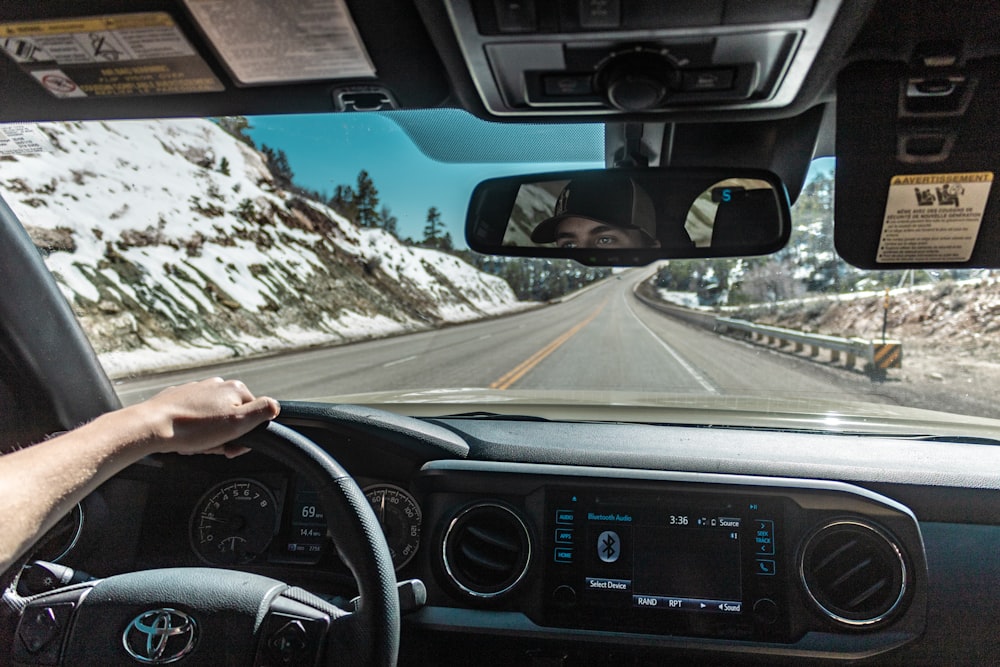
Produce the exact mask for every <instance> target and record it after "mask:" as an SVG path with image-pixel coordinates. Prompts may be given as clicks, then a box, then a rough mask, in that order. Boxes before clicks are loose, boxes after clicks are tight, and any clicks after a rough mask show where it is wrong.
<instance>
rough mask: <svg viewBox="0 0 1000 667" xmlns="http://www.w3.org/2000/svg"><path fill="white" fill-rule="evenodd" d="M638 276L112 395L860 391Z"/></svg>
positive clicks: (847, 379) (858, 381)
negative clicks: (679, 306) (190, 391)
mask: <svg viewBox="0 0 1000 667" xmlns="http://www.w3.org/2000/svg"><path fill="white" fill-rule="evenodd" d="M645 275H648V270H645V271H643V270H633V271H629V272H627V273H624V274H620V277H619V278H618V279H611V280H607V281H604V282H603V283H601V284H598V285H596V286H594V287H592V288H590V289H587V290H584V291H583V292H582V293H580V294H578V295H576V296H575V297H574V298H570V299H568V300H565V301H563V302H562V303H557V304H553V305H549V306H546V307H543V308H539V309H536V310H532V311H527V312H523V313H519V314H516V315H511V316H508V317H503V318H499V319H494V320H488V321H481V322H474V323H470V324H465V325H461V326H454V327H447V328H444V329H438V330H434V331H425V332H420V333H415V334H409V335H406V336H398V337H394V338H386V339H381V340H374V341H366V342H361V343H353V344H349V345H342V346H337V347H328V348H318V349H311V350H306V351H300V352H294V353H289V354H286V355H281V356H275V357H268V358H262V359H250V360H241V361H234V362H232V363H226V364H221V365H217V366H213V367H212V368H211V369H210V370H207V369H195V370H191V371H183V372H175V373H168V374H161V375H155V376H148V377H143V378H136V379H128V380H123V381H120V382H119V383H117V389H118V391H119V395H120V396H121V398H122V402H123V403H126V404H131V403H135V402H138V401H140V400H142V399H144V398H146V397H149V396H151V395H153V394H154V393H156V392H157V391H159V390H160V389H161V388H163V387H166V386H170V385H174V384H178V383H181V382H186V381H188V380H193V379H199V378H202V377H204V376H205V375H206V374H208V373H210V374H213V375H222V376H224V377H232V378H239V379H242V380H243V381H244V382H246V383H247V385H249V386H250V388H251V389H252V390H253V391H254V392H256V393H258V394H268V395H271V396H275V397H277V398H279V399H308V398H317V397H327V396H335V395H341V394H355V393H361V392H369V391H396V390H419V389H455V388H466V387H475V388H493V389H497V390H506V389H512V388H516V389H544V390H549V391H554V392H560V391H569V390H581V389H588V390H598V391H607V392H614V391H639V392H650V393H655V394H686V395H690V394H696V395H721V396H728V395H733V396H738V395H748V394H750V395H758V396H759V395H762V394H763V395H767V396H774V397H782V398H802V397H804V396H815V397H824V398H835V399H843V400H858V398H859V391H860V392H864V391H865V387H866V386H867V385H870V383H869V382H867V380H865V379H864V378H863V377H861V378H857V377H853V376H854V375H856V374H849V373H848V374H845V373H843V372H837V373H836V375H838V376H840V378H839V380H838V381H834V382H831V378H830V376H831V373H832V371H830V370H827V369H821V368H819V369H817V368H813V367H812V365H811V364H808V363H806V362H801V361H798V360H795V359H789V358H788V356H787V355H782V354H777V353H775V352H773V351H771V350H767V349H763V348H760V347H755V346H752V345H748V344H746V343H742V342H739V341H734V340H731V339H728V338H723V337H720V336H717V335H715V334H713V333H711V332H708V331H704V330H701V329H697V328H694V327H692V326H690V325H687V324H684V323H681V322H678V321H676V320H674V319H672V318H670V317H667V316H665V315H663V314H662V313H659V312H657V311H655V310H653V309H651V308H649V307H648V306H645V305H644V304H643V303H642V302H640V301H639V300H638V299H636V298H635V296H634V294H633V288H634V286H635V285H636V284H637V283H638V281H639V280H641V279H642V278H643V277H644V276H645ZM869 400H874V401H884V400H886V399H885V398H884V397H880V396H871V397H870V399H869Z"/></svg>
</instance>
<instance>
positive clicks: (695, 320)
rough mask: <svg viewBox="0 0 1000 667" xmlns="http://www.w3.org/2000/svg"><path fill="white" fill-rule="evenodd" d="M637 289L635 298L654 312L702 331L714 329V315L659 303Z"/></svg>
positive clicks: (634, 292)
mask: <svg viewBox="0 0 1000 667" xmlns="http://www.w3.org/2000/svg"><path fill="white" fill-rule="evenodd" d="M636 287H637V288H636V289H635V290H633V294H635V298H637V299H639V301H642V302H643V303H644V304H646V305H647V306H649V307H650V308H652V309H654V310H658V311H660V312H661V313H666V314H667V315H670V316H671V317H673V318H675V319H678V320H683V321H684V322H687V323H688V324H691V325H693V326H696V327H700V328H702V329H712V328H714V327H715V320H716V316H715V313H706V312H700V311H697V310H691V309H690V308H685V307H684V306H677V305H674V304H672V303H667V302H666V301H661V300H659V299H653V298H650V297H649V296H647V295H646V294H643V292H642V289H640V288H638V285H637V286H636Z"/></svg>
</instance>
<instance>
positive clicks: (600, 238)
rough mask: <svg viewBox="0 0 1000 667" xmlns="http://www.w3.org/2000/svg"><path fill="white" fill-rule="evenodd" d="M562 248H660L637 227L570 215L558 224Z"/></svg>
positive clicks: (557, 228) (559, 243)
mask: <svg viewBox="0 0 1000 667" xmlns="http://www.w3.org/2000/svg"><path fill="white" fill-rule="evenodd" d="M556 245H557V246H559V247H560V248H601V249H608V250H615V249H618V248H658V247H659V246H660V242H659V241H655V240H653V239H651V238H650V237H649V236H647V235H646V234H645V233H643V232H642V231H641V230H639V229H636V228H625V227H615V226H613V225H608V224H605V223H603V222H598V221H597V220H590V219H589V218H578V217H570V218H565V219H563V220H560V221H559V224H558V225H556Z"/></svg>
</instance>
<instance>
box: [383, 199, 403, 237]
mask: <svg viewBox="0 0 1000 667" xmlns="http://www.w3.org/2000/svg"><path fill="white" fill-rule="evenodd" d="M378 217H379V220H380V222H381V225H382V229H384V230H385V231H387V232H389V233H390V234H392V235H393V236H396V235H397V234H398V233H399V219H398V218H397V217H396V216H394V215H393V214H392V209H390V208H389V207H388V206H383V207H382V208H380V209H379V210H378Z"/></svg>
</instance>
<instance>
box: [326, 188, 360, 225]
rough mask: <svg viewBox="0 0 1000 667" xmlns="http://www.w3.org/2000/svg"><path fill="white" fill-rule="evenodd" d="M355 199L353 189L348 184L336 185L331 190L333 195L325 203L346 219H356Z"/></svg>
mask: <svg viewBox="0 0 1000 667" xmlns="http://www.w3.org/2000/svg"><path fill="white" fill-rule="evenodd" d="M356 199H357V197H356V196H355V194H354V189H353V188H351V186H350V185H338V186H337V187H336V188H335V189H334V191H333V196H332V197H330V199H329V200H328V201H327V205H328V206H329V207H330V208H332V209H333V210H334V211H336V212H337V213H339V214H341V215H342V216H344V217H345V218H347V219H348V220H356V219H357V217H358V209H357V207H356V205H355V200H356Z"/></svg>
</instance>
